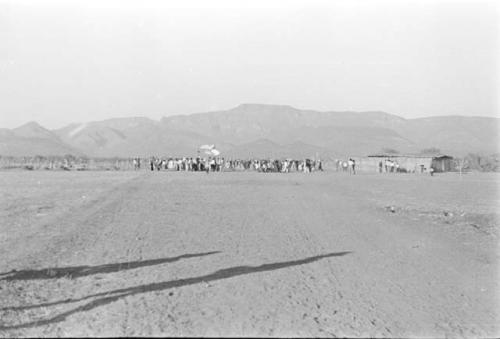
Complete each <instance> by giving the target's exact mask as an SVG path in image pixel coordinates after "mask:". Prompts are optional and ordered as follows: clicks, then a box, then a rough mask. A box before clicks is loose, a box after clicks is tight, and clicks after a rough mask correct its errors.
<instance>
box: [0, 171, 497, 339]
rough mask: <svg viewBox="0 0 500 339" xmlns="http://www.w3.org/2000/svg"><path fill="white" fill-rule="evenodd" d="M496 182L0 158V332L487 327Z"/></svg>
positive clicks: (480, 333) (450, 333)
mask: <svg viewBox="0 0 500 339" xmlns="http://www.w3.org/2000/svg"><path fill="white" fill-rule="evenodd" d="M499 188H500V175H498V174H466V175H463V176H459V175H458V174H455V173H449V174H441V175H435V176H434V177H430V176H419V175H410V174H397V175H390V174H386V175H382V174H365V175H348V174H344V173H332V172H323V173H313V174H303V173H290V174H263V173H211V174H208V175H207V174H205V173H173V172H170V173H168V172H154V173H150V172H146V171H141V172H41V171H40V172H21V171H13V172H9V171H4V172H0V206H1V208H0V258H1V260H0V336H2V337H10V336H122V335H123V336H160V335H161V336H291V337H295V336H308V337H311V336H312V337H336V336H337V337H338V336H349V337H353V336H354V337H356V336H363V337H401V336H403V337H420V338H421V337H498V336H499V335H500V326H499V324H500V308H499V306H500V293H499V292H500V289H499V281H500V280H499V251H498V250H499V246H498V245H499V242H498V240H499V235H500V232H499V228H500V226H499V214H500V212H499V208H498V206H500V204H499V203H500V201H499V194H498V193H499Z"/></svg>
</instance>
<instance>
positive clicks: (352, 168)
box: [335, 158, 356, 174]
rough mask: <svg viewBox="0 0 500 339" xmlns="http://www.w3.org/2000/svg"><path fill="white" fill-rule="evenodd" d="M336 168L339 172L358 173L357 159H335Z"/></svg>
mask: <svg viewBox="0 0 500 339" xmlns="http://www.w3.org/2000/svg"><path fill="white" fill-rule="evenodd" d="M335 168H336V170H337V172H340V171H342V172H349V173H350V174H356V160H354V159H353V158H349V160H338V159H336V160H335Z"/></svg>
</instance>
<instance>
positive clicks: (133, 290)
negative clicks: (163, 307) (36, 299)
mask: <svg viewBox="0 0 500 339" xmlns="http://www.w3.org/2000/svg"><path fill="white" fill-rule="evenodd" d="M349 253H351V252H336V253H329V254H324V255H318V256H314V257H309V258H305V259H300V260H292V261H284V262H277V263H273V264H263V265H260V266H235V267H230V268H226V269H223V270H218V271H215V272H214V273H210V274H207V275H203V276H199V277H193V278H186V279H178V280H171V281H164V282H159V283H152V284H146V285H139V286H134V287H129V288H122V289H116V290H113V291H108V292H101V293H96V294H91V295H88V296H85V297H82V298H77V299H67V300H61V301H56V302H51V303H44V304H37V305H29V306H21V307H6V308H2V309H0V310H2V311H7V310H11V311H20V310H26V309H32V308H36V307H47V306H53V305H60V304H67V303H72V302H79V301H83V300H87V299H91V298H97V299H96V300H93V301H90V302H88V303H86V304H84V305H81V306H78V307H75V308H73V309H71V310H69V311H66V312H63V313H60V314H58V315H56V316H53V317H51V318H46V319H39V320H36V321H31V322H27V323H23V324H18V325H10V326H2V325H0V330H13V329H21V328H29V327H37V326H43V325H49V324H53V323H58V322H61V321H64V320H66V318H67V317H69V316H70V315H73V314H75V313H79V312H85V311H90V310H92V309H94V308H96V307H99V306H103V305H106V304H110V303H112V302H115V301H117V300H119V299H122V298H125V297H128V296H132V295H136V294H142V293H147V292H157V291H164V290H167V289H171V288H175V287H181V286H187V285H194V284H198V283H201V282H210V281H215V280H222V279H228V278H233V277H237V276H240V275H246V274H251V273H259V272H267V271H273V270H278V269H282V268H286V267H291V266H297V265H304V264H310V263H312V262H315V261H318V260H320V259H324V258H330V257H340V256H344V255H346V254H349Z"/></svg>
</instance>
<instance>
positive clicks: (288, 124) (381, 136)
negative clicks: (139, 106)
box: [0, 104, 500, 159]
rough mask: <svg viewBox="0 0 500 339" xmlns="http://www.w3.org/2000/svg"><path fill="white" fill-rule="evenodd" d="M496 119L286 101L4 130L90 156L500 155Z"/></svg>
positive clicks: (8, 152) (6, 142)
mask: <svg viewBox="0 0 500 339" xmlns="http://www.w3.org/2000/svg"><path fill="white" fill-rule="evenodd" d="M499 121H500V119H498V118H488V117H467V116H438V117H429V118H417V119H405V118H402V117H399V116H397V115H393V114H389V113H385V112H380V111H368V112H350V111H345V112H319V111H313V110H300V109H296V108H293V107H291V106H285V105H263V104H242V105H239V106H237V107H235V108H233V109H229V110H224V111H214V112H207V113H197V114H191V115H176V116H170V117H164V118H162V119H160V121H155V120H151V119H149V118H144V117H134V118H116V119H109V120H104V121H94V122H86V123H74V124H70V125H68V126H65V127H63V128H60V129H55V130H48V129H46V128H44V127H42V126H40V125H39V124H38V123H36V122H29V123H27V124H25V125H23V126H21V127H18V128H14V129H0V155H3V156H32V155H44V156H47V155H66V154H73V155H76V156H83V155H85V156H90V157H136V156H141V157H149V156H151V155H158V156H174V157H178V156H195V155H196V154H197V150H198V147H199V146H200V145H202V144H215V145H216V147H217V149H219V150H220V151H221V152H222V155H226V156H228V157H242V158H245V157H295V158H303V157H310V156H311V157H312V156H316V155H317V156H320V157H323V158H325V159H326V158H333V157H345V156H364V155H368V154H371V153H380V152H383V151H384V150H385V151H387V150H395V151H398V152H400V153H419V152H421V151H422V150H424V149H429V148H434V149H439V150H440V152H441V153H444V154H450V155H453V156H462V155H465V154H467V153H480V154H493V153H498V152H499V150H498V145H499Z"/></svg>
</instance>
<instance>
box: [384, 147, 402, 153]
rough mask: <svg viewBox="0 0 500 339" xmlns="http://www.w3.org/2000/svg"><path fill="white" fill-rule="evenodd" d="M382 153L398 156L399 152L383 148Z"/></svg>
mask: <svg viewBox="0 0 500 339" xmlns="http://www.w3.org/2000/svg"><path fill="white" fill-rule="evenodd" d="M382 153H385V154H399V151H398V150H396V149H394V148H388V147H385V148H382Z"/></svg>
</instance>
